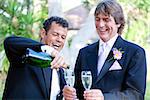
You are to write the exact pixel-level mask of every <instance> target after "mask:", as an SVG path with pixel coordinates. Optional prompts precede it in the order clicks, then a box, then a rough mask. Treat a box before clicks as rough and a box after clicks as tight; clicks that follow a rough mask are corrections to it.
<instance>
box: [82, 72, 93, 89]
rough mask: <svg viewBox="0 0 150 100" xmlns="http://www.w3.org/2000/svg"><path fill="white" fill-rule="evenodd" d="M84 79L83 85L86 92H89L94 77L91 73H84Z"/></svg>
mask: <svg viewBox="0 0 150 100" xmlns="http://www.w3.org/2000/svg"><path fill="white" fill-rule="evenodd" d="M81 77H82V84H83V86H84V88H85V89H86V90H89V89H90V88H91V85H92V75H91V71H82V72H81Z"/></svg>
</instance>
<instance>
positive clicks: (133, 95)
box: [75, 36, 146, 100]
mask: <svg viewBox="0 0 150 100" xmlns="http://www.w3.org/2000/svg"><path fill="white" fill-rule="evenodd" d="M98 48H99V42H96V43H94V44H92V45H90V46H87V47H85V48H83V49H81V50H80V51H79V54H78V57H77V61H76V65H75V77H76V78H75V88H76V90H77V95H78V98H80V99H81V100H83V92H84V90H85V89H84V88H83V85H82V81H81V71H83V70H90V71H91V72H92V87H91V88H92V89H100V90H101V91H102V92H103V94H104V98H105V100H143V99H144V94H145V88H146V58H145V51H144V49H143V48H141V47H139V46H137V45H136V44H133V43H130V42H127V41H125V40H123V39H122V38H121V37H120V36H118V38H117V40H116V42H115V44H114V45H113V47H112V48H117V49H121V51H124V53H123V55H122V58H121V59H120V60H118V63H119V64H120V66H121V68H122V69H120V70H112V71H109V68H110V67H111V66H112V65H113V63H114V62H115V60H111V59H112V57H113V52H112V51H110V53H109V55H108V57H107V59H106V61H105V63H104V65H103V67H102V70H101V72H100V74H99V75H97V63H98Z"/></svg>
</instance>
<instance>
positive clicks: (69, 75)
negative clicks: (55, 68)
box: [64, 69, 75, 87]
mask: <svg viewBox="0 0 150 100" xmlns="http://www.w3.org/2000/svg"><path fill="white" fill-rule="evenodd" d="M64 77H65V80H66V83H67V85H68V86H71V87H73V86H74V81H75V75H74V71H73V70H71V69H66V70H65V72H64Z"/></svg>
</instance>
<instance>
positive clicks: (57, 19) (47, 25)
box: [43, 16, 69, 32]
mask: <svg viewBox="0 0 150 100" xmlns="http://www.w3.org/2000/svg"><path fill="white" fill-rule="evenodd" d="M52 22H56V24H59V25H60V26H62V27H64V28H68V27H69V26H68V22H67V20H65V19H64V18H61V17H58V16H52V17H50V18H48V19H47V20H45V21H44V23H43V28H44V29H45V31H46V32H48V30H49V29H50V28H51V25H52Z"/></svg>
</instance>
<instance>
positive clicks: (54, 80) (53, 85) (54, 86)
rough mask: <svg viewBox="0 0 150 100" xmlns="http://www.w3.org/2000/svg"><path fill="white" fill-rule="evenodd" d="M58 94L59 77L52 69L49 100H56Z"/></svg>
mask: <svg viewBox="0 0 150 100" xmlns="http://www.w3.org/2000/svg"><path fill="white" fill-rule="evenodd" d="M59 92H60V86H59V76H58V73H57V70H56V69H53V73H52V81H51V94H50V100H56V97H57V95H58V94H59Z"/></svg>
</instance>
